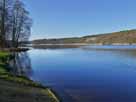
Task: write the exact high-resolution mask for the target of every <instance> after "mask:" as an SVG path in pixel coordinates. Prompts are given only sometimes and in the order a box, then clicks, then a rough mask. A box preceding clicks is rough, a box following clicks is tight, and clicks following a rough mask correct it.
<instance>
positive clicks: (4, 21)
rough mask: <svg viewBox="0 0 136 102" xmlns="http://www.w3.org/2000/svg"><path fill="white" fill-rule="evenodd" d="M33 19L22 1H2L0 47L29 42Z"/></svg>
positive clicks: (0, 6) (0, 3) (0, 0)
mask: <svg viewBox="0 0 136 102" xmlns="http://www.w3.org/2000/svg"><path fill="white" fill-rule="evenodd" d="M31 26H32V19H31V18H30V17H29V12H28V11H27V10H26V8H25V5H24V3H23V2H22V1H21V0H0V47H15V48H16V47H18V46H19V44H20V43H21V42H26V41H28V39H29V37H30V34H31Z"/></svg>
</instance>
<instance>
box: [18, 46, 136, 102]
mask: <svg viewBox="0 0 136 102" xmlns="http://www.w3.org/2000/svg"><path fill="white" fill-rule="evenodd" d="M23 56H24V55H23ZM26 58H27V60H26ZM21 59H24V62H23V64H22V66H23V67H24V68H22V71H20V70H19V71H18V72H20V73H21V72H23V74H24V73H25V74H26V75H27V76H28V77H30V78H31V79H32V80H35V81H38V82H40V83H41V84H43V85H45V86H49V87H51V88H52V89H53V90H54V91H55V92H56V93H57V94H58V96H59V97H60V98H61V99H62V102H136V46H82V47H76V48H58V49H57V48H55V49H52V48H47V49H38V48H37V49H31V50H29V51H28V52H27V54H25V57H24V58H23V57H22V58H21ZM27 67H28V69H26V68H27ZM20 68H21V67H20ZM24 69H25V70H24ZM15 72H16V71H15Z"/></svg>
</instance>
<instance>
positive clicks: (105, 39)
mask: <svg viewBox="0 0 136 102" xmlns="http://www.w3.org/2000/svg"><path fill="white" fill-rule="evenodd" d="M32 43H33V44H68V43H91V44H134V43H136V30H125V31H120V32H113V33H106V34H98V35H90V36H84V37H74V38H60V39H39V40H34V41H32Z"/></svg>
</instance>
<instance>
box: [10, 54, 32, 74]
mask: <svg viewBox="0 0 136 102" xmlns="http://www.w3.org/2000/svg"><path fill="white" fill-rule="evenodd" d="M13 57H14V58H13V59H12V60H11V61H10V67H11V72H12V73H13V74H14V75H21V76H27V75H30V74H31V73H32V68H31V60H30V58H29V56H28V54H27V52H20V53H13Z"/></svg>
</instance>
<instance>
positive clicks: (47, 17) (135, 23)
mask: <svg viewBox="0 0 136 102" xmlns="http://www.w3.org/2000/svg"><path fill="white" fill-rule="evenodd" d="M23 1H24V3H25V4H26V7H27V9H28V10H29V11H30V15H31V17H32V19H33V22H34V24H33V27H32V36H31V39H38V38H56V37H57V38H59V37H73V36H75V37H76V36H85V35H91V34H99V33H106V32H114V31H120V30H127V29H135V28H136V0H23Z"/></svg>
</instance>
